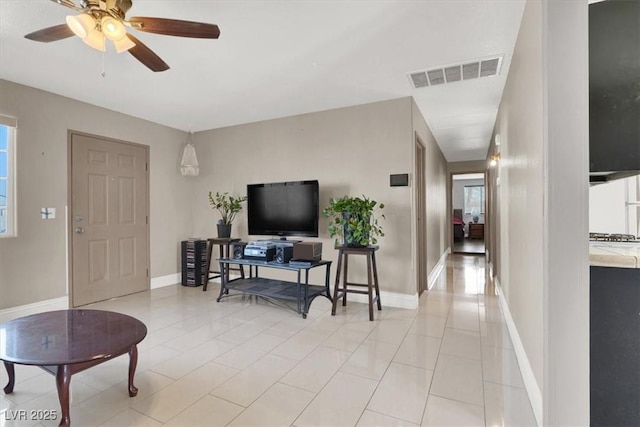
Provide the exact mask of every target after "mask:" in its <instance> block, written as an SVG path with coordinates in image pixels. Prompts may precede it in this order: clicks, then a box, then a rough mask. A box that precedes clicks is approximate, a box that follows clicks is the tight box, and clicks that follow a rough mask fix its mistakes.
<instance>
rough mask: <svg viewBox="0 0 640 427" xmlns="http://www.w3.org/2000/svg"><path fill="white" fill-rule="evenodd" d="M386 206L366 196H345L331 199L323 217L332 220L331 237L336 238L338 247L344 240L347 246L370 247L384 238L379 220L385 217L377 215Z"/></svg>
mask: <svg viewBox="0 0 640 427" xmlns="http://www.w3.org/2000/svg"><path fill="white" fill-rule="evenodd" d="M383 208H384V204H383V203H380V204H378V202H376V201H375V200H371V199H369V198H367V197H366V196H362V197H350V196H343V197H340V198H337V199H333V198H332V199H329V206H328V207H326V208H324V209H322V215H323V216H324V217H326V218H331V221H330V223H329V235H330V236H331V237H335V238H336V240H335V242H336V245H338V244H339V239H338V238H342V241H343V243H344V244H345V245H346V246H368V245H369V244H374V245H375V244H376V243H378V239H377V238H378V237H381V236H384V231H383V230H382V226H381V225H380V224H379V222H378V220H379V219H385V217H384V215H382V214H380V215H376V214H377V213H378V210H379V209H383Z"/></svg>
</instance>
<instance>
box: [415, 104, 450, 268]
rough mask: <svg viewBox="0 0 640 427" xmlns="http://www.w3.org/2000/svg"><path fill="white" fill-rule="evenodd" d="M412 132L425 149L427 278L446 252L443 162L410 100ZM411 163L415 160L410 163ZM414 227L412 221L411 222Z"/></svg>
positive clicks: (416, 107)
mask: <svg viewBox="0 0 640 427" xmlns="http://www.w3.org/2000/svg"><path fill="white" fill-rule="evenodd" d="M411 105H412V114H413V118H412V121H413V130H414V133H415V135H417V136H418V138H419V140H420V141H421V142H422V144H424V146H425V150H424V153H425V157H426V158H425V162H424V164H425V169H426V170H425V186H426V191H427V195H426V204H427V221H426V229H427V237H426V242H427V274H429V273H431V272H432V271H433V270H434V268H435V267H436V266H437V264H438V261H439V260H440V258H441V257H442V255H443V254H444V253H445V252H446V251H447V249H449V239H448V238H449V233H448V230H449V228H447V161H446V159H445V157H444V155H443V154H442V151H440V148H439V147H438V144H437V143H436V140H435V138H434V137H433V134H432V133H431V130H430V129H429V126H428V125H427V123H426V122H425V120H424V117H422V113H420V110H418V106H417V105H416V104H415V102H414V101H413V99H412V103H411ZM414 163H415V159H414ZM413 221H414V222H413V223H414V224H415V217H414V219H413Z"/></svg>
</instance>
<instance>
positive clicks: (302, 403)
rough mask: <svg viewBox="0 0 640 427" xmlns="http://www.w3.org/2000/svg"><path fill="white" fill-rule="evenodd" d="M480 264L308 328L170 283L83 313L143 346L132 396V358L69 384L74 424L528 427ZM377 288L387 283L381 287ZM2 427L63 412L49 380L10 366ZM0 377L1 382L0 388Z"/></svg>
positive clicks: (1, 403) (317, 319)
mask: <svg viewBox="0 0 640 427" xmlns="http://www.w3.org/2000/svg"><path fill="white" fill-rule="evenodd" d="M484 263H485V259H484V257H482V256H469V255H453V256H451V257H450V258H449V260H448V262H447V268H446V269H445V270H444V271H443V273H442V274H441V275H440V277H439V278H438V280H437V283H436V284H435V286H434V288H433V289H432V290H430V291H427V292H425V293H424V294H423V295H422V296H421V297H420V304H419V307H418V309H417V310H403V309H396V308H390V307H385V305H384V300H383V301H382V306H383V309H382V311H381V312H377V311H376V313H375V315H376V320H375V321H374V322H369V320H368V308H367V306H366V305H364V304H358V303H353V302H349V303H348V304H347V307H344V308H343V307H341V306H339V310H338V313H337V315H336V316H331V314H330V308H331V307H330V304H329V302H328V301H327V300H326V299H324V298H318V299H316V300H315V301H314V302H313V304H312V306H311V311H310V313H309V316H308V318H307V319H302V318H301V317H300V316H298V315H297V314H295V313H294V312H293V311H288V310H286V309H283V308H281V307H276V306H274V305H272V304H269V303H266V302H264V301H263V300H260V299H256V298H251V297H243V296H237V297H233V298H228V299H226V300H223V302H221V303H216V301H215V299H216V297H217V294H218V289H219V287H218V285H213V284H212V285H210V288H209V289H210V290H209V291H208V292H206V293H203V292H202V288H186V287H181V286H178V285H175V286H169V287H164V288H160V289H156V290H153V291H151V292H144V293H140V294H136V295H131V296H127V297H123V298H118V299H115V300H111V301H106V302H103V303H99V304H94V305H92V306H88V307H87V308H95V309H105V310H113V311H119V312H123V313H126V314H129V315H132V316H134V317H137V318H139V319H140V320H142V321H143V322H144V323H145V324H146V325H147V327H148V330H149V334H148V336H147V337H146V338H145V340H144V341H143V342H142V343H141V344H140V346H139V362H138V369H137V372H136V381H135V382H136V385H137V386H138V387H139V389H140V392H139V394H138V396H137V397H135V398H129V397H128V394H127V387H126V377H127V366H128V358H127V357H126V356H124V357H119V358H117V359H115V360H113V361H110V362H107V363H104V364H102V365H99V366H97V367H95V368H92V369H89V370H87V371H84V372H82V373H80V374H78V375H75V376H74V377H73V378H72V381H71V388H72V391H71V401H72V407H71V419H72V423H73V425H74V426H161V425H167V426H185V427H186V426H189V427H191V426H226V425H230V426H297V427H302V426H332V427H333V426H358V427H363V426H492V427H493V426H518V427H525V426H534V425H535V420H534V417H533V412H532V410H531V405H530V403H529V400H528V397H527V393H526V391H525V390H524V388H523V387H524V386H523V382H522V378H521V376H520V371H519V369H518V363H517V360H516V357H515V353H514V350H513V347H512V345H511V341H510V338H509V335H508V332H507V328H506V324H505V323H504V317H503V315H502V313H501V310H500V306H499V302H498V299H497V296H496V295H495V292H494V289H493V287H492V284H491V283H487V281H486V269H485V264H484ZM381 287H382V288H383V289H384V284H382V286H381ZM16 376H17V381H16V387H15V391H14V393H13V394H11V395H7V396H5V395H2V394H0V426H7V427H8V426H32V425H36V426H55V425H57V422H56V421H48V422H41V423H40V424H38V421H32V422H28V421H12V420H10V419H11V418H12V416H11V415H12V414H16V413H19V412H18V411H19V410H31V409H36V410H37V409H45V410H46V409H53V410H57V409H58V408H59V407H58V400H57V395H56V391H55V381H54V378H53V377H51V376H50V375H48V374H46V373H44V372H43V371H41V370H39V369H38V368H34V367H27V366H17V367H16ZM6 380H7V378H6V372H5V371H4V369H2V373H1V374H0V381H2V384H5V383H6Z"/></svg>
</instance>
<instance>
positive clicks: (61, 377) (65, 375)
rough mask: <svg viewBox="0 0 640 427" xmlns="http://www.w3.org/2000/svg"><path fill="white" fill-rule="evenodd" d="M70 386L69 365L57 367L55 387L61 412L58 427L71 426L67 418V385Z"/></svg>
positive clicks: (69, 419)
mask: <svg viewBox="0 0 640 427" xmlns="http://www.w3.org/2000/svg"><path fill="white" fill-rule="evenodd" d="M70 384H71V369H69V365H60V366H58V372H57V373H56V387H57V388H58V399H59V400H60V409H61V410H62V418H60V424H59V426H61V427H62V426H64V427H67V426H69V425H70V424H71V418H70V417H69V385H70Z"/></svg>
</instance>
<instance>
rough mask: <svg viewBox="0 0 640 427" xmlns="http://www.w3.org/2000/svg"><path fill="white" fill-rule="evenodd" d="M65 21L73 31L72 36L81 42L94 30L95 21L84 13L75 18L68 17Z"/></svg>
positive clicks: (72, 16)
mask: <svg viewBox="0 0 640 427" xmlns="http://www.w3.org/2000/svg"><path fill="white" fill-rule="evenodd" d="M65 20H66V21H67V26H69V28H70V29H71V31H73V34H75V35H76V36H78V37H80V38H81V39H83V40H84V39H85V38H87V36H88V35H89V33H90V32H91V31H92V30H95V28H96V21H95V20H94V19H93V17H92V16H91V15H87V14H86V13H83V14H81V15H75V16H74V15H69V16H67V17H66V18H65Z"/></svg>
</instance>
